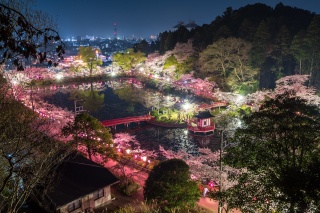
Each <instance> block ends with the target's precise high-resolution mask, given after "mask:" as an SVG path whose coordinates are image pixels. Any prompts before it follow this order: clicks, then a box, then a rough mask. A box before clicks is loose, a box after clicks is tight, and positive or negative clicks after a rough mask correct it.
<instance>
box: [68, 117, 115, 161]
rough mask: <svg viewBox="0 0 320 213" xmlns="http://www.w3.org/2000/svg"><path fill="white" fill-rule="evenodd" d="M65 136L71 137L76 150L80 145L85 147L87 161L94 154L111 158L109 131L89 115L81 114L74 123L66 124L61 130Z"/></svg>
mask: <svg viewBox="0 0 320 213" xmlns="http://www.w3.org/2000/svg"><path fill="white" fill-rule="evenodd" d="M63 132H64V134H65V135H72V136H73V137H74V141H75V143H76V145H77V147H78V148H80V149H81V146H78V145H82V146H83V147H85V151H86V152H87V154H88V156H89V159H90V160H92V155H93V154H95V153H99V154H101V157H106V156H113V154H114V153H113V148H112V147H111V144H112V143H113V141H112V135H111V133H110V132H109V129H107V128H106V127H104V126H103V125H102V124H101V122H100V121H99V120H98V119H96V118H94V117H92V116H91V115H89V114H88V113H81V114H78V115H77V116H76V117H75V120H74V122H71V123H68V125H67V126H65V127H64V128H63Z"/></svg>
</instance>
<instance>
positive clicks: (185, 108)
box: [182, 103, 191, 110]
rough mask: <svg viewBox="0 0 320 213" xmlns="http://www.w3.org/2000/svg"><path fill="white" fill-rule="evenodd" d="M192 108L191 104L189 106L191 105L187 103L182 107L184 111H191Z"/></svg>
mask: <svg viewBox="0 0 320 213" xmlns="http://www.w3.org/2000/svg"><path fill="white" fill-rule="evenodd" d="M190 107H191V104H189V103H185V104H183V105H182V108H183V109H184V110H188V109H190Z"/></svg>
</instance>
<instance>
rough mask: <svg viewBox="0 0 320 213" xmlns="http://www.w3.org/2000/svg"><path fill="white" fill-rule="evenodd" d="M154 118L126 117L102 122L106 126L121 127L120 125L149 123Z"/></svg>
mask: <svg viewBox="0 0 320 213" xmlns="http://www.w3.org/2000/svg"><path fill="white" fill-rule="evenodd" d="M152 118H153V116H151V115H143V116H133V117H126V118H117V119H112V120H105V121H101V123H102V125H104V126H116V125H120V124H129V123H133V122H140V121H147V120H150V119H152Z"/></svg>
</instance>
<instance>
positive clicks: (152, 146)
mask: <svg viewBox="0 0 320 213" xmlns="http://www.w3.org/2000/svg"><path fill="white" fill-rule="evenodd" d="M100 93H103V94H104V104H103V107H102V108H101V109H99V110H98V111H97V112H93V113H90V112H89V113H90V114H91V115H92V116H94V117H96V118H98V119H99V120H101V121H102V120H108V119H115V118H124V117H129V116H138V115H146V114H148V113H149V112H150V111H151V108H146V107H145V106H143V105H142V104H139V103H135V104H131V103H129V102H127V101H125V100H122V99H120V98H119V97H118V96H117V95H116V94H115V93H114V92H113V89H112V88H110V87H106V88H105V89H104V90H102V91H101V92H100ZM44 100H45V101H47V102H48V103H50V104H54V105H56V106H58V107H62V108H66V109H68V110H70V111H74V101H73V100H71V99H70V93H68V92H57V93H55V94H53V95H50V96H46V97H45V98H44ZM111 132H112V133H113V134H115V133H119V132H128V133H130V134H131V135H135V136H136V139H137V140H138V141H139V142H140V144H141V148H142V149H147V150H158V149H159V145H161V146H163V147H164V148H165V149H166V150H168V149H170V150H173V151H178V150H184V151H186V152H188V153H190V154H197V153H198V148H199V147H202V148H206V147H208V148H210V149H211V150H213V151H215V150H218V149H219V138H216V137H214V135H211V136H198V135H194V134H192V133H190V132H189V133H188V131H187V129H186V128H163V127H158V126H153V125H150V124H147V123H144V122H142V123H140V124H139V125H138V124H135V123H132V124H130V125H129V126H128V127H125V126H124V125H119V126H117V128H116V129H112V131H111Z"/></svg>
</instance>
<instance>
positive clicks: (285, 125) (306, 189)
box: [222, 91, 320, 213]
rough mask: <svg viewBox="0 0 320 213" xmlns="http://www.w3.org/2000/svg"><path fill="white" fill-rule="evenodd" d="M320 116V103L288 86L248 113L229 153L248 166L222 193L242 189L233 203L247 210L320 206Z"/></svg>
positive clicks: (229, 161)
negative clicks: (298, 94)
mask: <svg viewBox="0 0 320 213" xmlns="http://www.w3.org/2000/svg"><path fill="white" fill-rule="evenodd" d="M319 116H320V112H319V109H318V107H317V106H315V105H308V104H307V101H306V100H304V99H302V98H299V97H296V96H295V93H293V92H292V91H287V92H284V93H282V94H279V95H277V96H276V97H275V98H274V99H270V100H268V101H266V102H265V103H264V104H263V105H262V106H261V107H260V110H259V111H258V112H254V113H253V114H252V115H250V116H247V117H245V118H244V121H245V125H244V127H243V128H239V129H238V130H237V131H236V133H235V137H234V138H232V139H230V141H233V142H235V143H236V145H235V146H233V147H231V148H228V149H227V155H226V156H225V159H224V162H225V163H226V164H228V165H230V166H232V167H235V168H238V169H241V170H242V172H241V174H239V176H238V177H237V179H236V180H237V181H238V183H237V184H236V185H235V186H234V187H232V188H229V189H228V190H227V192H226V193H225V194H224V196H222V197H226V196H228V195H229V196H230V195H231V196H234V195H237V196H235V197H233V199H234V200H233V201H232V204H231V205H232V206H235V207H238V208H241V209H242V210H243V211H246V212H257V211H271V210H272V209H273V210H276V211H283V210H284V209H288V211H289V212H290V213H293V212H307V210H308V209H310V208H312V207H313V208H315V209H316V210H315V211H319V209H320V202H319V200H320V197H319V195H320V194H319V192H320V184H319V175H320V171H319V169H318V168H319V166H320V165H319V154H320V148H319V137H320V131H319V128H320V117H319Z"/></svg>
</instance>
